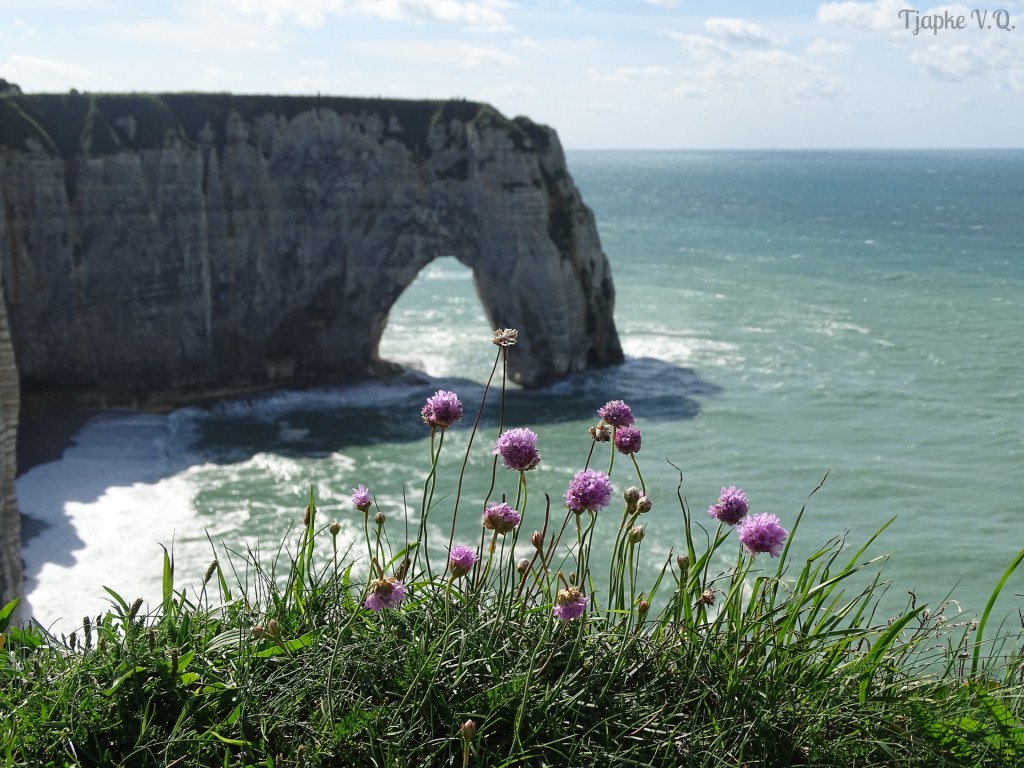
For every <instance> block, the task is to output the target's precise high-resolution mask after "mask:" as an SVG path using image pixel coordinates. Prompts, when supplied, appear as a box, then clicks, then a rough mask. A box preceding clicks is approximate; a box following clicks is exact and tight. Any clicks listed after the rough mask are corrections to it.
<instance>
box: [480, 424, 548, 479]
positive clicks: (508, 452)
mask: <svg viewBox="0 0 1024 768" xmlns="http://www.w3.org/2000/svg"><path fill="white" fill-rule="evenodd" d="M491 453H492V454H493V455H494V456H501V462H502V464H504V465H505V466H506V467H508V468H509V469H518V470H521V471H525V470H528V469H533V468H534V467H536V466H537V465H538V464H540V454H539V453H537V435H536V434H535V433H534V432H531V431H530V430H529V429H520V428H516V429H510V430H508V431H506V432H503V433H502V435H501V437H499V438H498V442H497V444H496V445H495V446H494V450H493V451H491Z"/></svg>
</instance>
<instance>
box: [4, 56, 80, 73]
mask: <svg viewBox="0 0 1024 768" xmlns="http://www.w3.org/2000/svg"><path fill="white" fill-rule="evenodd" d="M7 61H8V65H7V69H8V71H9V72H10V73H11V74H12V75H13V76H14V77H24V76H25V75H33V74H44V75H59V76H61V77H73V78H90V77H92V72H90V71H89V70H88V69H86V68H85V67H82V66H80V65H78V64H76V63H74V62H73V61H61V60H60V59H50V58H45V57H42V56H23V55H21V54H12V55H11V56H9V57H8V58H7Z"/></svg>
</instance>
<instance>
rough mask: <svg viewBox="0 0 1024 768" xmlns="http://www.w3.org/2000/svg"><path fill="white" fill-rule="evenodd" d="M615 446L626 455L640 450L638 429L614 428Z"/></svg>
mask: <svg viewBox="0 0 1024 768" xmlns="http://www.w3.org/2000/svg"><path fill="white" fill-rule="evenodd" d="M615 447H616V448H617V449H618V451H619V453H624V454H626V455H627V456H629V455H631V454H634V453H639V452H640V430H639V429H637V428H636V427H619V428H617V429H616V430H615Z"/></svg>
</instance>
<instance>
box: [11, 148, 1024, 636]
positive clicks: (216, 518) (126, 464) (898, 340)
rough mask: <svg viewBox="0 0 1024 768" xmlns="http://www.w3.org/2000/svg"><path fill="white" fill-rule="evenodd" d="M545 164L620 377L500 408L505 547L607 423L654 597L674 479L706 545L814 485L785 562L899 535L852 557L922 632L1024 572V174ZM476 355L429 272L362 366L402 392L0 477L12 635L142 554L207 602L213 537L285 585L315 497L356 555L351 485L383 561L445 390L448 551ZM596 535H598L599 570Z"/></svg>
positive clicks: (92, 602)
mask: <svg viewBox="0 0 1024 768" xmlns="http://www.w3.org/2000/svg"><path fill="white" fill-rule="evenodd" d="M568 161H569V168H570V171H571V173H572V175H573V177H574V179H575V181H576V183H577V185H578V186H579V188H580V190H581V192H582V194H583V198H584V200H585V201H586V203H587V204H588V205H589V206H590V207H591V208H592V209H593V210H594V213H595V215H596V218H597V223H598V229H599V232H600V235H601V239H602V244H603V247H604V250H605V252H606V253H607V255H608V258H609V259H610V261H611V264H612V270H613V276H614V280H615V287H616V310H615V319H616V322H617V325H618V329H619V333H620V335H621V338H622V342H623V346H624V349H625V352H626V355H627V361H626V363H625V364H624V365H622V366H620V367H616V368H611V369H605V370H601V371H595V372H589V373H586V374H581V375H579V376H575V377H573V378H571V379H569V380H567V381H565V382H561V383H559V384H557V385H555V386H553V387H551V388H549V389H546V390H543V391H539V392H523V391H519V390H515V389H510V391H509V393H508V402H507V409H506V426H522V427H529V428H531V429H533V430H534V431H535V432H537V434H538V435H539V448H540V452H541V455H542V463H541V466H540V467H539V468H538V469H537V470H536V471H534V472H533V473H531V475H530V478H529V489H530V506H529V507H528V508H527V511H526V521H525V523H524V525H525V526H526V527H527V531H529V530H532V529H533V528H536V527H539V519H540V516H541V515H542V513H543V503H542V499H543V494H544V493H545V492H546V493H548V494H549V495H550V496H551V499H552V509H553V512H552V514H553V516H554V517H558V518H559V519H560V517H559V516H560V515H561V514H564V508H563V507H561V506H560V504H561V497H562V494H563V493H564V491H565V488H566V486H567V484H568V482H569V480H570V479H571V477H572V475H573V473H574V472H576V471H577V470H578V469H581V468H582V467H583V464H584V462H585V461H586V459H587V452H588V450H589V447H590V438H589V434H588V428H589V427H590V426H591V425H592V424H593V423H595V422H596V420H597V417H596V409H597V408H598V407H599V406H601V405H602V404H603V403H604V402H605V401H606V400H609V399H623V400H625V401H626V402H627V403H629V404H630V405H631V406H632V408H633V411H634V414H635V415H636V417H637V426H638V427H639V428H640V429H641V431H642V433H643V448H642V450H641V452H640V453H639V454H638V460H639V462H640V467H641V470H642V472H643V475H644V480H645V481H646V484H647V487H648V492H649V495H650V496H651V497H652V499H653V501H654V508H653V509H652V510H651V512H650V513H649V514H648V515H647V518H648V519H647V525H648V530H647V537H646V539H645V540H644V543H643V547H644V552H645V558H644V559H645V564H644V569H645V572H646V573H647V575H648V576H649V577H653V575H654V574H655V573H656V571H657V569H658V568H660V566H661V565H662V564H663V563H664V562H665V560H666V559H667V558H669V557H670V554H671V553H672V552H673V551H674V552H678V551H679V548H680V547H681V546H682V545H683V542H684V539H683V532H682V515H681V513H680V506H679V503H678V501H677V486H678V484H679V472H678V471H677V469H676V468H675V467H678V468H679V469H680V470H682V473H683V478H684V482H683V485H682V493H683V494H684V495H685V498H686V499H687V501H688V503H689V505H690V508H691V511H692V513H693V517H694V518H695V520H698V521H700V522H701V523H702V524H703V525H704V526H705V527H706V528H707V529H708V530H709V531H712V530H713V529H712V527H711V526H710V524H709V523H710V518H708V517H707V515H706V512H705V510H706V509H707V507H708V505H709V504H712V503H714V501H715V500H716V498H717V496H718V493H719V491H720V489H721V487H722V486H727V485H736V486H739V487H741V488H743V489H744V490H745V491H746V493H747V495H748V497H749V498H750V502H751V507H752V511H755V512H771V513H774V514H776V515H778V516H779V518H780V519H781V520H782V522H783V525H784V526H786V527H787V528H789V527H791V526H792V525H793V524H794V522H795V520H796V516H797V514H798V512H799V511H800V509H801V507H802V506H803V505H804V503H805V501H807V497H808V495H809V494H810V493H811V492H812V491H813V490H814V489H815V487H817V486H818V484H819V482H821V480H822V478H823V477H824V476H825V475H826V473H828V478H827V480H826V482H825V484H824V486H823V487H822V488H821V490H820V491H818V492H817V493H816V494H814V496H813V497H812V498H811V499H810V500H809V501H807V507H806V512H805V514H804V517H803V519H802V522H801V523H800V527H799V530H798V532H797V534H796V536H795V537H794V544H793V550H794V554H795V557H796V561H797V564H799V562H800V558H802V557H805V556H807V555H808V554H810V553H812V552H814V551H816V550H817V549H818V548H819V547H821V546H822V545H824V544H825V543H826V542H828V541H829V540H830V539H833V538H834V537H837V536H839V537H843V536H845V537H846V541H847V547H848V548H850V549H851V553H850V554H851V556H852V554H853V552H855V551H856V549H857V548H859V546H860V544H861V543H863V542H864V541H866V540H867V539H868V538H869V537H870V536H871V535H872V534H873V533H874V532H875V531H876V530H877V529H878V528H879V527H880V526H881V525H883V524H884V523H885V522H886V521H887V520H889V519H890V518H891V517H893V516H895V517H896V520H895V522H893V523H892V524H891V526H890V527H889V528H888V530H886V531H885V533H884V534H883V535H882V536H881V537H880V538H879V539H878V541H876V542H875V544H874V545H873V546H872V547H871V549H870V550H869V554H868V556H874V555H883V554H887V553H888V554H890V557H889V558H888V560H887V561H886V562H885V563H884V565H883V566H882V574H883V581H887V582H889V587H888V591H887V593H886V594H885V596H884V598H883V601H882V609H883V613H884V612H886V611H888V612H890V613H893V612H895V611H897V610H899V609H900V608H901V607H903V606H904V605H905V604H906V603H907V601H908V600H909V599H910V594H909V593H911V592H913V593H914V595H915V596H916V599H917V601H918V603H920V602H927V603H929V604H930V605H933V606H938V605H939V604H940V603H941V602H942V601H943V600H945V599H946V598H947V596H949V595H950V594H951V595H952V597H953V598H955V599H956V600H957V601H958V603H959V605H961V606H962V608H963V610H964V611H966V612H968V613H970V614H977V613H979V612H980V611H981V610H982V608H983V607H984V603H985V601H986V600H987V598H988V595H989V594H990V592H991V590H992V588H993V587H994V586H995V584H996V583H997V581H998V580H999V578H1000V576H1001V575H1002V573H1003V571H1004V569H1005V568H1006V566H1007V565H1008V564H1009V563H1010V561H1011V560H1012V559H1013V558H1014V556H1015V555H1016V554H1017V553H1018V552H1019V551H1020V550H1021V549H1022V548H1024V501H1022V499H1024V394H1022V392H1024V384H1022V382H1024V362H1022V356H1021V351H1022V339H1024V152H1021V151H975V152H948V151H943V152H896V151H893V152H741V153H733V152H596V151H587V152H570V153H569V154H568ZM490 336H491V329H490V328H489V327H488V325H487V322H486V320H485V317H484V313H483V310H482V308H481V306H480V303H479V300H478V299H477V297H476V294H475V292H474V289H473V283H472V276H471V273H470V272H469V270H468V269H466V268H465V267H463V266H462V265H460V264H459V263H458V262H456V261H455V260H454V259H452V258H440V259H438V260H437V261H435V262H434V263H433V264H431V265H429V266H428V267H427V268H426V269H425V270H424V271H423V272H422V273H421V275H420V276H419V278H418V279H417V281H416V283H415V284H414V285H413V286H412V287H411V288H410V289H409V290H408V291H407V292H406V293H405V294H404V295H403V296H402V297H401V298H400V299H399V301H398V302H397V304H396V305H395V307H394V308H393V310H392V313H391V319H390V322H389V325H388V329H387V331H386V333H385V336H384V342H383V345H382V354H383V356H384V357H387V358H389V359H394V360H398V361H401V362H403V363H405V364H407V365H408V366H410V367H411V368H414V369H416V370H417V371H418V373H415V374H410V375H409V376H406V377H403V378H399V379H397V380H393V381H389V382H373V383H367V384H363V385H359V386H355V387H348V388H343V389H323V390H317V391H313V392H303V393H276V394H272V395H268V396H265V397H260V398H255V399H250V400H245V401H233V402H226V403H223V404H221V405H219V406H216V407H214V408H212V409H205V410H202V409H182V410H179V411H176V412H174V413H172V414H169V415H117V414H114V415H107V416H102V417H99V418H97V419H95V420H94V421H93V422H91V423H90V424H88V425H87V426H86V427H85V428H84V429H83V430H82V431H81V432H80V433H79V434H78V435H77V436H76V439H75V445H74V446H73V447H72V448H71V449H69V450H68V451H67V452H66V453H65V456H64V458H63V460H61V461H58V462H54V463H51V464H46V465H42V466H39V467H36V468H34V469H32V470H30V471H29V472H27V473H26V474H25V475H23V476H22V477H21V478H20V479H19V480H18V485H17V491H18V495H19V501H20V504H21V507H22V509H23V511H24V512H25V513H27V514H28V515H30V516H32V517H34V518H37V519H39V520H41V521H43V522H44V523H45V524H46V526H47V527H46V528H45V529H44V530H43V531H42V532H41V533H39V535H37V536H35V537H34V538H32V539H31V540H30V541H29V542H28V544H27V546H26V549H25V558H26V561H27V565H28V583H27V586H28V591H29V594H28V598H29V602H30V605H31V608H32V610H33V611H34V613H35V615H36V616H37V618H38V619H39V620H40V621H41V622H42V623H43V624H46V625H50V624H53V623H54V622H58V620H59V621H60V624H59V625H60V626H62V627H69V626H73V625H74V624H76V623H78V622H80V621H81V617H82V615H84V613H85V612H92V613H95V612H98V611H99V610H102V609H103V608H105V606H106V605H107V596H106V594H105V593H104V592H103V590H102V589H101V586H102V585H106V586H109V587H111V588H112V589H114V590H116V591H118V592H119V593H121V594H122V595H123V596H124V597H125V599H127V600H129V601H130V600H131V599H133V598H135V597H139V596H142V597H145V598H147V599H148V600H150V601H151V602H154V603H155V602H157V601H158V599H159V589H160V575H161V571H160V557H161V556H162V550H161V548H160V545H161V544H162V545H165V546H167V547H168V548H169V549H173V552H174V556H175V563H176V571H177V576H178V580H179V584H186V583H193V584H196V583H198V582H199V581H200V580H201V578H202V575H203V573H204V571H205V570H206V567H207V565H208V564H209V563H210V561H211V560H212V559H213V556H214V555H213V552H212V550H211V548H210V543H209V541H208V539H207V536H208V535H209V537H210V538H211V539H212V540H213V541H214V542H215V543H216V544H217V545H218V546H223V547H227V548H228V549H231V550H234V551H237V552H244V551H245V548H246V547H247V546H255V545H257V544H258V546H259V548H260V549H261V551H262V552H263V553H264V554H265V555H267V556H268V557H270V556H272V555H273V554H274V553H275V552H277V551H278V548H279V547H280V546H281V543H282V541H285V542H286V548H285V550H284V551H283V554H282V556H283V557H284V558H285V559H286V558H287V551H288V548H293V547H294V541H295V540H296V538H297V535H298V530H299V528H300V527H301V518H302V510H303V507H304V506H305V504H306V499H307V498H308V494H309V488H310V485H313V486H314V487H315V488H316V492H317V495H318V498H319V500H320V511H321V520H322V521H323V522H324V523H326V522H329V521H332V520H338V521H339V522H341V523H342V526H343V529H342V534H341V536H340V538H339V541H340V542H342V543H344V542H347V541H355V540H356V536H357V534H358V533H359V529H358V527H357V523H358V522H361V516H358V517H357V515H356V514H355V513H354V512H353V510H352V508H351V504H350V502H349V498H348V497H349V493H350V490H351V488H352V487H353V486H355V485H358V484H360V483H363V484H366V485H367V486H369V487H370V488H371V490H372V491H373V492H374V494H375V496H376V499H377V503H378V505H379V506H380V508H381V509H382V510H383V511H384V512H385V514H386V515H387V517H388V522H387V526H388V530H389V531H390V534H391V536H392V537H394V539H395V540H404V537H405V526H406V519H407V517H408V525H409V526H410V527H411V528H412V529H413V530H414V529H415V525H416V522H417V518H416V515H417V514H418V509H419V494H420V492H421V488H422V483H423V480H424V478H425V477H426V474H427V470H428V458H429V441H428V431H427V429H426V428H425V427H424V425H423V424H422V423H421V421H420V417H419V409H420V407H421V406H422V404H423V401H424V399H425V398H426V397H427V396H428V395H430V394H431V393H433V392H434V391H435V390H437V389H441V388H444V389H452V390H455V391H456V392H457V393H458V394H459V395H460V397H461V398H462V400H463V403H464V405H465V408H466V412H467V417H466V418H465V419H464V420H463V421H462V422H461V423H460V424H459V425H458V426H457V427H456V428H455V429H453V430H452V431H451V432H450V433H449V435H448V437H447V438H446V442H445V445H444V452H443V458H442V462H441V469H440V479H439V484H438V492H437V495H436V497H435V499H436V500H438V504H437V506H436V507H435V509H434V510H433V511H432V512H431V517H430V522H431V535H432V538H431V541H432V543H435V544H436V546H437V548H438V551H439V552H442V553H443V548H444V546H445V545H447V542H448V527H449V525H450V521H451V508H452V506H453V500H454V492H455V488H456V481H457V475H458V471H459V466H460V465H461V463H462V459H463V455H464V452H465V449H466V445H467V442H468V439H469V434H470V428H471V425H472V416H473V415H474V414H475V412H476V409H477V407H478V405H479V403H480V398H481V393H482V385H483V382H484V381H485V380H486V377H487V375H488V373H489V371H490V368H491V364H492V363H493V360H494V355H495V347H493V346H492V345H491V344H490V343H489V340H490ZM511 354H515V348H513V349H512V350H511ZM491 397H492V398H493V392H492V396H491ZM496 436H497V400H495V399H489V400H488V406H487V408H486V409H485V413H484V417H483V423H482V428H481V431H480V432H479V434H478V435H477V437H476V439H475V442H474V444H473V450H472V452H471V454H470V460H469V468H468V473H467V476H466V481H465V485H464V488H463V492H462V501H461V502H460V514H459V525H458V531H457V537H456V540H457V541H465V542H466V543H469V542H475V541H476V540H477V539H478V537H479V508H480V506H481V503H482V500H483V497H484V496H485V495H486V492H487V487H488V486H489V484H490V468H491V456H490V450H491V449H492V448H493V445H494V440H495V438H496ZM606 447H607V446H603V448H606ZM607 460H608V458H607V455H605V454H602V458H601V459H599V460H595V462H594V465H595V466H597V467H599V468H604V469H607V467H606V466H604V465H605V464H606V463H607ZM670 462H671V463H670ZM673 465H675V466H673ZM612 479H613V482H614V485H615V489H616V492H619V491H621V490H622V489H623V488H624V487H626V486H627V485H630V484H634V483H636V482H637V478H636V476H635V472H634V470H633V468H632V466H631V465H630V463H629V462H628V461H625V460H622V457H619V459H617V460H616V462H615V467H614V470H613V474H612ZM503 492H504V493H508V494H509V495H510V496H514V493H515V477H514V476H513V474H512V473H510V472H504V473H503V472H501V471H499V473H498V478H497V493H498V494H500V493H503ZM406 509H408V516H407V514H406V511H405V510H406ZM618 514H619V513H618V512H617V511H616V512H615V513H614V514H608V515H606V516H605V518H604V519H603V520H602V521H601V523H600V524H599V527H598V529H597V539H596V540H597V541H598V546H599V547H600V542H602V541H608V540H610V537H611V536H612V535H613V533H614V527H615V526H616V525H617V524H618V521H617V519H616V518H617V517H618ZM703 536H704V534H703V533H702V532H700V531H699V530H698V540H701V539H702V537H703ZM527 538H528V537H527V536H524V537H523V540H524V541H526V540H527ZM730 551H733V550H730ZM440 556H442V557H443V554H442V555H440ZM221 559H222V560H223V559H224V556H223V554H221ZM763 564H764V566H765V567H771V568H774V563H769V562H767V559H766V560H765V562H764V563H763ZM722 567H723V568H724V567H727V563H725V562H723V566H722ZM1022 593H1024V572H1021V573H1018V574H1016V575H1015V576H1014V578H1013V579H1011V581H1010V582H1009V584H1008V586H1007V588H1006V590H1005V593H1004V597H1003V599H1002V600H1001V602H1000V604H999V610H1000V611H1001V612H1002V614H1004V615H1008V616H1009V617H1010V618H1009V621H1011V622H1018V619H1017V611H1018V609H1021V610H1024V597H1021V594H1022ZM957 610H958V609H957V606H956V605H954V604H951V605H950V606H949V607H948V608H947V612H951V613H956V611H957Z"/></svg>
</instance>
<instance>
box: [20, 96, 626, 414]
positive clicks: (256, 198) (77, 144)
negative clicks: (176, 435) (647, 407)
mask: <svg viewBox="0 0 1024 768" xmlns="http://www.w3.org/2000/svg"><path fill="white" fill-rule="evenodd" d="M0 211H2V215H0V264H2V267H3V273H4V276H5V286H4V289H5V290H4V293H5V296H6V301H7V311H8V317H9V323H10V334H11V337H12V339H13V345H14V349H15V352H16V357H17V361H18V370H19V373H20V379H21V383H22V396H23V398H35V401H38V402H42V403H44V404H45V403H46V402H50V400H51V398H57V399H59V400H62V401H67V400H71V401H73V402H78V403H89V404H115V403H116V404H129V405H131V404H137V405H153V404H160V403H162V404H172V403H177V402H185V401H189V400H195V399H198V398H206V397H216V396H218V395H222V394H231V393H238V392H244V391H251V390H254V389H261V388H267V387H287V386H304V385H309V384H317V383H324V382H327V381H334V380H339V379H346V378H354V377H360V376H366V375H375V374H379V373H381V372H383V371H385V370H387V366H386V365H385V364H384V363H382V361H381V360H380V359H379V357H378V353H377V349H378V343H379V341H380V338H381V335H382V333H383V331H384V328H385V326H386V324H387V317H388V312H389V310H390V308H391V306H392V305H393V303H394V302H395V300H396V299H397V298H398V296H399V295H400V294H401V293H402V291H403V290H404V289H405V288H406V287H407V286H408V285H409V284H410V283H412V282H413V280H414V279H415V277H416V275H417V274H418V273H419V271H420V270H421V269H422V268H423V267H424V266H425V265H427V264H428V263H430V262H431V261H432V260H433V259H435V258H438V257H441V256H454V257H455V258H457V259H458V260H459V261H460V262H462V263H463V264H465V265H466V266H468V267H469V268H470V269H471V270H472V272H473V276H474V280H475V285H476V288H477V292H478V294H479V296H480V299H481V302H482V304H483V306H484V309H485V311H486V314H487V315H488V318H489V319H490V321H491V323H492V324H493V326H494V327H495V328H499V327H513V328H518V329H519V331H520V333H519V343H518V345H517V346H516V348H515V354H513V355H511V356H510V373H511V375H512V377H513V379H514V380H516V381H518V382H520V383H522V384H524V385H526V386H540V385H544V384H547V383H549V382H551V381H553V380H555V379H557V378H559V377H561V376H563V375H565V374H567V373H570V372H574V371H580V370H583V369H586V368H588V367H591V366H601V365H608V364H613V363H617V362H620V361H621V359H622V350H621V347H620V344H619V339H618V335H617V333H616V329H615V325H614V322H613V319H612V312H613V305H614V289H613V286H612V277H611V272H610V269H609V265H608V261H607V259H606V257H605V255H604V253H603V252H602V250H601V245H600V242H599V240H598V236H597V231H596V228H595V225H594V219H593V215H592V214H591V212H590V210H589V209H588V208H587V207H586V206H585V205H584V203H583V201H582V200H581V198H580V194H579V192H578V190H577V189H576V187H575V185H574V184H573V182H572V179H571V178H570V176H569V173H568V171H567V168H566V164H565V158H564V155H563V152H562V149H561V147H560V145H559V142H558V138H557V136H556V135H555V133H554V132H553V131H552V130H551V129H549V128H546V127H543V126H539V125H536V124H534V123H532V122H530V121H529V120H527V119H525V118H516V119H515V120H509V119H506V118H504V117H503V116H501V115H500V114H498V113H497V112H495V111H494V110H493V109H492V108H490V107H488V106H486V105H482V104H476V103H471V102H405V101H385V100H372V99H341V98H323V99H321V98H316V97H259V96H230V95H227V94H164V95H145V94H143V95H139V94H133V95H106V96H93V95H88V94H84V95H83V94H70V95H45V96H44V95H34V96H33V95H18V94H12V95H7V96H2V97H0Z"/></svg>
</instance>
